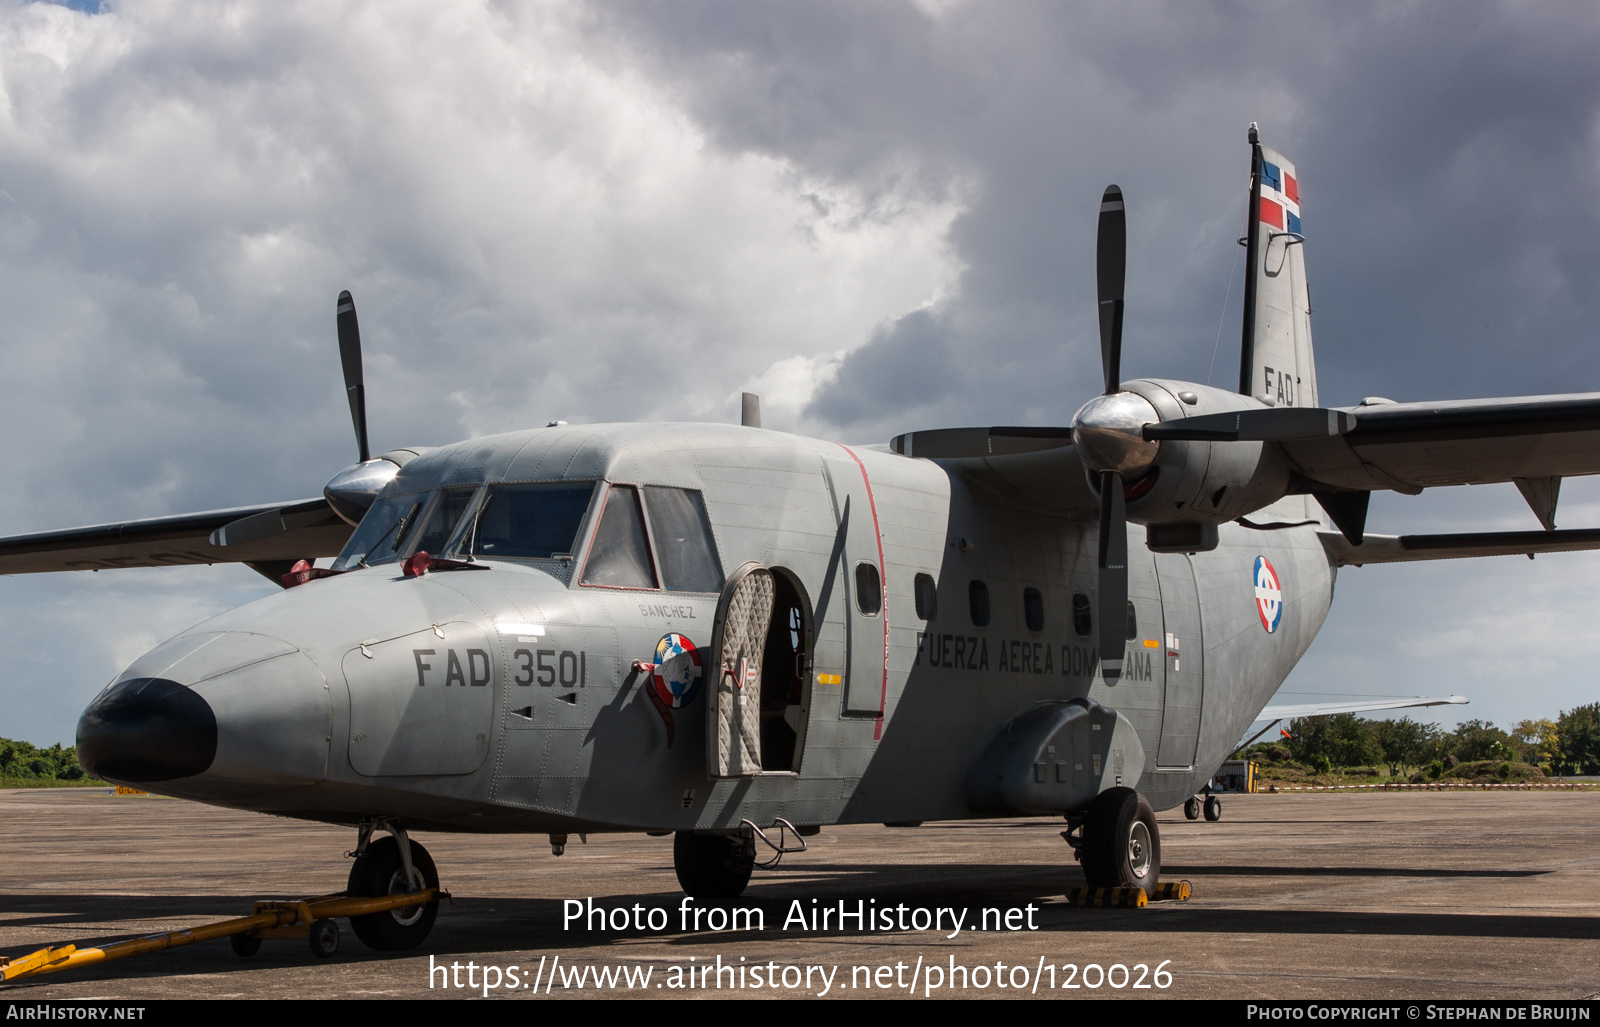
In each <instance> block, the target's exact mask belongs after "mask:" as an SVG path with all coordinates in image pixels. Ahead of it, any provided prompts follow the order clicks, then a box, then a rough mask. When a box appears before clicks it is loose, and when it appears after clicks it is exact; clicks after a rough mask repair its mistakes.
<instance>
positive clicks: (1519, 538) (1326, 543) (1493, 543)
mask: <svg viewBox="0 0 1600 1027" xmlns="http://www.w3.org/2000/svg"><path fill="white" fill-rule="evenodd" d="M1317 538H1319V539H1321V540H1322V547H1323V548H1324V549H1326V550H1327V551H1328V555H1329V556H1330V557H1331V558H1332V559H1333V562H1334V565H1335V566H1337V567H1360V566H1362V565H1363V564H1369V563H1413V562H1415V561H1417V560H1460V559H1464V558H1466V557H1471V556H1532V555H1533V554H1535V553H1578V552H1583V551H1584V550H1588V549H1600V528H1574V529H1571V530H1566V531H1484V532H1474V533H1468V534H1460V535H1368V536H1366V540H1365V541H1364V542H1362V544H1361V545H1359V546H1353V545H1351V544H1350V540H1349V539H1347V538H1345V537H1344V536H1343V535H1340V534H1334V533H1333V532H1321V531H1319V532H1317Z"/></svg>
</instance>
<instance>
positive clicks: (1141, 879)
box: [1063, 788, 1161, 892]
mask: <svg viewBox="0 0 1600 1027" xmlns="http://www.w3.org/2000/svg"><path fill="white" fill-rule="evenodd" d="M1068 824H1069V829H1068V830H1067V831H1066V832H1064V834H1063V837H1065V838H1066V839H1067V843H1068V844H1069V845H1072V847H1073V848H1074V849H1075V850H1076V854H1077V857H1078V861H1079V862H1081V863H1082V864H1083V875H1084V877H1086V878H1088V879H1089V887H1091V888H1143V889H1144V890H1145V891H1146V892H1150V891H1153V890H1154V889H1155V886H1156V882H1157V881H1159V880H1160V878H1161V835H1160V832H1159V831H1158V830H1157V829H1156V815H1155V812H1154V811H1153V810H1152V809H1151V808H1150V803H1149V802H1147V801H1145V798H1144V796H1142V795H1140V794H1139V793H1138V792H1136V791H1134V790H1133V789H1132V788H1108V789H1106V790H1105V791H1103V792H1101V793H1100V794H1099V795H1098V796H1096V797H1095V800H1094V802H1093V803H1091V804H1090V806H1089V809H1088V811H1087V812H1086V813H1084V814H1082V815H1080V816H1077V817H1072V818H1069V820H1068Z"/></svg>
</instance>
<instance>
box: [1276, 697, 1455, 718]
mask: <svg viewBox="0 0 1600 1027" xmlns="http://www.w3.org/2000/svg"><path fill="white" fill-rule="evenodd" d="M1467 701H1468V700H1467V697H1466V696H1464V695H1447V696H1445V697H1443V698H1440V699H1434V698H1429V697H1428V696H1424V695H1414V696H1398V697H1396V698H1393V699H1380V700H1378V701H1376V702H1326V703H1306V704H1304V705H1301V706H1268V707H1267V708H1266V709H1264V710H1262V711H1261V713H1260V714H1258V715H1257V716H1256V723H1258V724H1259V723H1261V722H1262V721H1263V720H1270V721H1273V722H1274V723H1276V722H1277V721H1280V720H1294V719H1296V718H1298V717H1326V716H1327V715H1329V714H1330V713H1375V712H1377V711H1378V710H1405V709H1410V708H1412V707H1415V706H1461V705H1464V704H1465V703H1466V702H1467Z"/></svg>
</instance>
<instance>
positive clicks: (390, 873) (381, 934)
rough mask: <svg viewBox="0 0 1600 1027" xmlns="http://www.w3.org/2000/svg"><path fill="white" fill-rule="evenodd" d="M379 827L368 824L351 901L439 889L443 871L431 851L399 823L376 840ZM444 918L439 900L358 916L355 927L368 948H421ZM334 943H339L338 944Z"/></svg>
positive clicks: (360, 846) (387, 827)
mask: <svg viewBox="0 0 1600 1027" xmlns="http://www.w3.org/2000/svg"><path fill="white" fill-rule="evenodd" d="M374 826H375V825H371V824H363V825H362V830H361V842H360V844H358V845H357V847H356V861H355V865H354V866H352V867H351V868H350V881H349V886H348V887H349V890H348V892H347V894H348V895H349V896H350V897H351V898H369V897H375V896H382V895H398V894H404V893H408V892H417V891H421V890H423V889H424V888H437V887H439V871H438V870H437V869H435V868H434V865H433V857H431V856H429V855H428V850H427V849H424V848H423V847H422V846H421V845H419V844H417V843H416V842H414V841H412V840H411V839H409V838H407V837H406V833H405V829H404V828H402V827H401V826H400V825H399V824H396V823H394V822H393V821H389V822H387V823H385V824H384V825H383V826H384V828H385V830H387V831H388V832H389V837H387V838H379V839H378V840H377V841H370V840H369V839H370V838H371V836H372V829H373V827H374ZM401 845H404V846H405V849H402V848H401ZM438 915H439V900H438V899H434V900H433V901H432V902H430V903H428V904H427V905H425V906H409V907H406V908H403V909H389V910H384V911H383V912H381V913H368V914H366V915H364V916H353V917H351V918H350V926H351V928H352V929H354V930H355V932H356V937H357V938H360V939H361V941H362V942H363V943H364V944H365V945H366V946H367V947H368V948H371V949H377V950H378V951H380V952H395V951H399V950H402V949H414V948H416V947H417V946H418V945H421V944H422V941H423V939H425V938H426V937H427V936H428V932H429V931H431V930H433V919H434V917H436V916H438ZM334 945H335V946H337V945H338V942H337V940H335V941H334ZM318 955H321V953H320V952H319V953H318Z"/></svg>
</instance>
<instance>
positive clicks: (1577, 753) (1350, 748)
mask: <svg viewBox="0 0 1600 1027" xmlns="http://www.w3.org/2000/svg"><path fill="white" fill-rule="evenodd" d="M1288 735H1289V737H1288V738H1281V739H1280V740H1279V741H1277V742H1264V743H1259V744H1256V745H1252V746H1250V747H1249V748H1248V749H1247V750H1245V753H1244V755H1245V756H1246V757H1248V758H1252V759H1265V760H1268V761H1270V762H1287V761H1291V760H1292V761H1293V762H1295V763H1299V764H1301V765H1303V766H1305V767H1309V768H1311V769H1314V770H1322V771H1329V770H1333V769H1336V768H1341V767H1375V766H1380V765H1382V766H1387V767H1388V768H1389V773H1390V774H1394V775H1398V774H1400V773H1401V772H1402V771H1404V770H1407V769H1415V770H1420V769H1422V768H1425V767H1430V766H1432V765H1434V764H1436V763H1443V764H1454V763H1472V762H1476V761H1479V760H1501V761H1505V762H1515V763H1526V764H1528V765H1530V766H1534V767H1538V768H1539V769H1540V770H1542V771H1543V772H1544V773H1546V774H1560V775H1572V774H1600V703H1591V704H1589V705H1588V706H1579V707H1577V708H1576V709H1572V710H1566V711H1564V712H1562V713H1561V715H1560V716H1559V717H1557V718H1556V719H1555V720H1543V719H1541V720H1524V721H1521V722H1520V723H1518V724H1517V725H1516V727H1514V728H1512V729H1511V730H1510V731H1504V730H1502V729H1500V728H1498V727H1495V726H1494V725H1493V724H1491V723H1488V722H1487V721H1482V720H1469V721H1466V722H1464V723H1462V724H1461V725H1459V726H1458V727H1457V728H1456V729H1455V730H1454V731H1449V732H1447V731H1445V730H1444V729H1443V728H1441V727H1439V726H1438V725H1437V724H1423V723H1418V722H1417V721H1414V720H1412V719H1411V718H1410V717H1401V718H1400V719H1398V720H1367V719H1365V718H1363V717H1358V716H1356V715H1355V714H1353V713H1336V714H1330V715H1328V716H1322V717H1303V718H1300V719H1297V720H1293V721H1291V722H1290V724H1289V729H1288Z"/></svg>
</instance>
